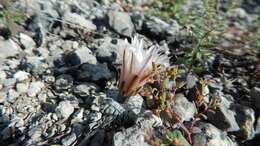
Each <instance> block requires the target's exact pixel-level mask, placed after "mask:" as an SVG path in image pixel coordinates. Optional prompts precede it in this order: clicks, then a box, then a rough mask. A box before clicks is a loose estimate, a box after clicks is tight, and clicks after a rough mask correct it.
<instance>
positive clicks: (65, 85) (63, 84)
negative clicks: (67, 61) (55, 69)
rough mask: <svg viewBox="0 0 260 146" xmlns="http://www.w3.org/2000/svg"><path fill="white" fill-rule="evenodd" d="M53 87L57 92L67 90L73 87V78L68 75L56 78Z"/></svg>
mask: <svg viewBox="0 0 260 146" xmlns="http://www.w3.org/2000/svg"><path fill="white" fill-rule="evenodd" d="M54 85H55V89H56V90H57V91H64V90H68V89H69V88H71V87H72V85H73V78H72V76H70V75H67V74H62V75H60V76H58V77H57V79H56V81H55V84H54Z"/></svg>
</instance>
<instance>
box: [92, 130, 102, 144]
mask: <svg viewBox="0 0 260 146" xmlns="http://www.w3.org/2000/svg"><path fill="white" fill-rule="evenodd" d="M104 139H105V130H103V129H102V130H98V131H97V133H96V134H95V135H94V136H93V138H92V139H91V142H90V145H91V146H103V145H104Z"/></svg>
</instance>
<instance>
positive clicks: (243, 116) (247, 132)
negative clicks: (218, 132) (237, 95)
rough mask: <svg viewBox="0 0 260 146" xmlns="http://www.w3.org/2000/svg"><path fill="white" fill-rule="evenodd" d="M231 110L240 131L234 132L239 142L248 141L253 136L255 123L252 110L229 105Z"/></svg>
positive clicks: (237, 105) (241, 106)
mask: <svg viewBox="0 0 260 146" xmlns="http://www.w3.org/2000/svg"><path fill="white" fill-rule="evenodd" d="M231 109H232V110H234V111H235V112H236V121H237V123H238V125H239V126H240V130H239V131H236V132H234V133H235V135H236V136H237V137H239V140H241V141H243V140H250V139H252V138H253V137H254V135H255V129H254V123H255V112H254V110H253V109H251V108H249V107H246V106H243V105H239V104H233V105H231Z"/></svg>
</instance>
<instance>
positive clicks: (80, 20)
mask: <svg viewBox="0 0 260 146" xmlns="http://www.w3.org/2000/svg"><path fill="white" fill-rule="evenodd" d="M63 19H64V21H67V22H70V23H72V24H76V25H79V26H81V27H83V28H85V29H88V30H96V29H97V27H96V25H95V24H93V23H92V21H90V20H87V19H85V18H84V17H82V16H81V15H78V14H76V13H65V14H64V18H63ZM72 27H75V26H73V25H72ZM76 27H78V26H76Z"/></svg>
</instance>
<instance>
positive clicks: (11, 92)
mask: <svg viewBox="0 0 260 146" xmlns="http://www.w3.org/2000/svg"><path fill="white" fill-rule="evenodd" d="M17 97H19V93H17V92H16V91H15V90H14V89H10V90H9V91H8V93H7V101H8V102H11V103H13V102H14V101H15V100H16V98H17Z"/></svg>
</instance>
